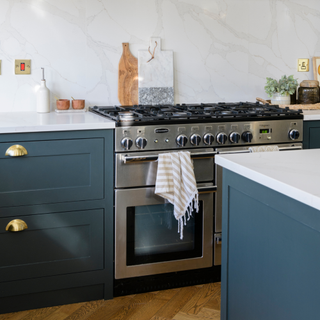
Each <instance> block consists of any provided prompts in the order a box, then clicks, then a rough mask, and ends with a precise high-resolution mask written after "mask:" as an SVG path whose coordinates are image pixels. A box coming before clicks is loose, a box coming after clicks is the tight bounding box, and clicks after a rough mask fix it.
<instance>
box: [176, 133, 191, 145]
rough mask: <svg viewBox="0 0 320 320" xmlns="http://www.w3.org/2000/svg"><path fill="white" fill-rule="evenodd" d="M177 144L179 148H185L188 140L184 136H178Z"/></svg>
mask: <svg viewBox="0 0 320 320" xmlns="http://www.w3.org/2000/svg"><path fill="white" fill-rule="evenodd" d="M176 142H177V145H178V146H179V147H184V146H185V145H186V144H187V142H188V138H187V136H185V135H184V134H179V135H178V136H177V139H176Z"/></svg>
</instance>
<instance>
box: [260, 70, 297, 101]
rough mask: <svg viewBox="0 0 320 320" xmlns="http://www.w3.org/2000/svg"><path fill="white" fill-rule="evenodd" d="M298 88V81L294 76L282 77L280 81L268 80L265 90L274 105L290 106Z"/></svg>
mask: <svg viewBox="0 0 320 320" xmlns="http://www.w3.org/2000/svg"><path fill="white" fill-rule="evenodd" d="M297 87H298V79H294V78H293V75H291V76H289V77H287V76H282V77H281V79H280V80H279V81H277V80H275V79H272V78H267V84H266V86H265V87H264V90H265V91H266V93H267V94H268V96H269V97H270V98H271V103H272V104H290V95H291V94H294V93H295V91H296V89H297Z"/></svg>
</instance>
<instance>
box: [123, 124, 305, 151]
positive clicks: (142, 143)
mask: <svg viewBox="0 0 320 320" xmlns="http://www.w3.org/2000/svg"><path fill="white" fill-rule="evenodd" d="M299 136H300V134H299V131H298V130H295V129H292V130H290V131H289V138H290V139H291V140H296V139H298V138H299ZM252 138H253V135H252V133H251V132H250V131H245V132H243V133H242V134H241V135H240V133H238V132H231V133H230V134H229V141H230V142H231V143H239V142H240V140H241V139H242V140H243V141H244V142H248V143H250V142H251V141H252ZM214 139H215V137H214V135H213V134H212V133H206V134H205V135H204V136H203V142H204V144H205V145H212V144H213V142H214ZM201 140H202V138H201V136H200V135H199V134H196V133H195V134H192V135H191V136H190V143H191V144H192V145H193V146H199V145H200V143H201ZM216 140H217V143H218V144H225V143H226V142H227V141H228V136H227V134H225V133H224V132H220V133H218V134H217V137H216ZM187 142H188V137H187V136H186V135H184V134H180V135H178V136H177V138H176V143H177V145H178V146H179V147H184V146H185V145H186V144H187ZM135 143H136V147H137V148H138V149H144V148H145V147H146V146H147V139H146V138H144V137H138V138H137V139H136V141H135ZM132 145H133V141H132V139H131V138H129V137H125V138H123V139H122V140H121V146H122V147H123V148H124V149H126V150H129V149H130V148H131V147H132Z"/></svg>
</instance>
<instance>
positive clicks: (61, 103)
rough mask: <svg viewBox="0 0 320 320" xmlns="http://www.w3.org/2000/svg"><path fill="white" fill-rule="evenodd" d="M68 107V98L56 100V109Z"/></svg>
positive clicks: (66, 108)
mask: <svg viewBox="0 0 320 320" xmlns="http://www.w3.org/2000/svg"><path fill="white" fill-rule="evenodd" d="M69 108H70V100H69V99H59V100H57V109H58V110H68V109H69Z"/></svg>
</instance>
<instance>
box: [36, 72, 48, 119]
mask: <svg viewBox="0 0 320 320" xmlns="http://www.w3.org/2000/svg"><path fill="white" fill-rule="evenodd" d="M41 70H42V79H41V84H40V88H39V90H38V92H37V112H39V113H45V112H50V90H49V89H48V88H47V86H46V80H45V79H44V68H41Z"/></svg>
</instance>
